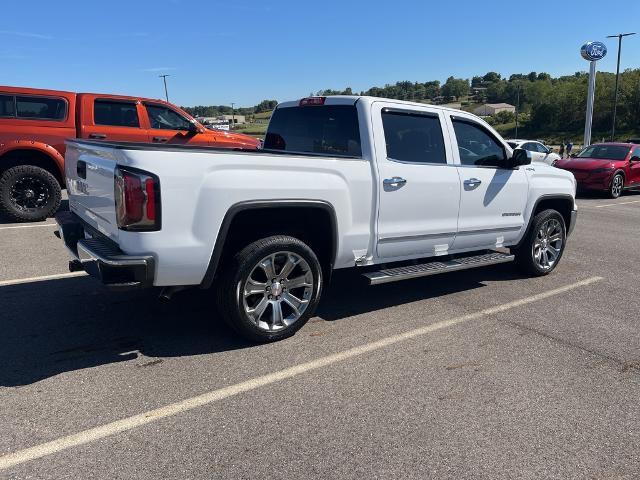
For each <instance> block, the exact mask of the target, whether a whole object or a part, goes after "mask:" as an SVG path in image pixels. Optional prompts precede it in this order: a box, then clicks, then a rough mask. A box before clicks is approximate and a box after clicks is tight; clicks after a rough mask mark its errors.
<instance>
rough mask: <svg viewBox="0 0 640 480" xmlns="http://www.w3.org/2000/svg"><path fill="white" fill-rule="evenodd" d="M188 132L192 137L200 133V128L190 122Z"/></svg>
mask: <svg viewBox="0 0 640 480" xmlns="http://www.w3.org/2000/svg"><path fill="white" fill-rule="evenodd" d="M188 132H189V133H190V134H191V135H195V134H196V133H200V127H199V126H198V124H197V123H195V122H189V130H188Z"/></svg>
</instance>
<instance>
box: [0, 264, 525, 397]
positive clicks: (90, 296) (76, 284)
mask: <svg viewBox="0 0 640 480" xmlns="http://www.w3.org/2000/svg"><path fill="white" fill-rule="evenodd" d="M514 278H518V276H517V274H516V273H515V271H514V269H513V268H512V267H511V266H509V265H499V266H495V267H489V268H485V269H479V270H475V271H473V270H471V271H467V272H458V273H451V274H446V275H440V276H435V277H428V278H422V279H415V280H409V281H404V282H398V283H391V284H386V285H379V286H375V287H370V286H368V285H366V284H365V281H364V280H363V279H362V277H361V276H360V275H359V274H357V273H355V272H340V273H338V274H336V275H335V277H334V281H333V282H332V284H331V286H330V287H329V288H328V289H327V291H325V294H324V297H323V300H322V302H321V304H320V306H319V308H318V311H317V313H316V318H319V319H321V320H324V321H338V320H342V319H347V318H349V317H351V316H353V315H358V314H363V313H368V312H371V311H374V310H379V309H384V308H388V307H392V306H397V305H402V304H405V303H410V302H415V301H419V300H425V299H429V298H432V297H437V296H442V295H447V294H452V293H456V292H460V291H468V290H472V289H477V288H481V287H483V286H484V285H483V282H485V281H487V280H504V281H508V280H512V279H514ZM157 294H158V292H157V291H151V290H148V291H138V292H126V293H113V292H110V291H108V290H106V289H104V288H103V287H102V285H100V284H98V283H97V282H96V281H95V280H93V279H91V278H87V277H75V278H68V279H59V280H52V281H43V282H35V283H27V284H20V285H11V286H4V287H0V305H1V306H2V308H1V310H0V327H1V328H2V332H3V334H2V335H1V336H0V386H6V387H16V386H23V385H29V384H32V383H35V382H38V381H40V380H43V379H47V378H50V377H53V376H55V375H58V374H61V373H64V372H70V371H75V370H81V369H85V368H90V367H96V366H100V365H106V364H112V363H118V362H126V361H131V360H134V359H136V358H138V356H139V355H140V354H143V355H144V356H146V357H153V358H156V359H161V358H163V357H176V356H190V355H200V354H208V353H216V352H224V351H230V350H236V349H241V348H249V347H252V346H254V345H253V344H251V343H249V342H246V341H244V340H243V339H241V338H239V337H238V336H237V335H235V334H234V333H233V332H231V331H230V330H229V329H228V328H227V327H226V326H225V325H224V324H223V322H222V321H220V319H216V315H217V314H216V313H215V309H214V306H213V302H212V296H213V295H212V294H211V292H209V291H202V290H191V291H185V292H182V293H180V294H177V295H176V296H174V298H173V299H172V300H171V301H170V302H168V303H163V302H160V301H159V300H158V299H157ZM399 321H400V320H399ZM303 331H304V329H303ZM301 333H302V332H301Z"/></svg>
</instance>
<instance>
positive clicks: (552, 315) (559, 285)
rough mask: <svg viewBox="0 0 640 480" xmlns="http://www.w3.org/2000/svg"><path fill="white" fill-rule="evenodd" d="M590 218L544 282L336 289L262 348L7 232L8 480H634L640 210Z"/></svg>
mask: <svg viewBox="0 0 640 480" xmlns="http://www.w3.org/2000/svg"><path fill="white" fill-rule="evenodd" d="M578 204H579V217H578V224H577V227H576V230H575V232H574V234H573V235H572V237H570V238H569V243H568V247H567V250H566V252H565V255H564V258H563V259H562V262H561V264H560V265H559V267H558V268H557V269H556V271H555V272H554V273H553V274H551V275H549V276H547V277H542V278H525V277H523V276H521V275H520V274H518V273H517V272H516V271H515V269H514V267H513V266H512V265H509V264H506V265H499V266H496V267H490V268H485V269H478V270H471V271H465V272H457V273H451V274H446V275H440V276H434V277H428V278H423V279H416V280H410V281H404V282H398V283H393V284H386V285H379V286H375V287H369V286H366V285H365V282H364V281H363V280H362V279H361V278H360V276H359V275H358V274H357V272H356V273H354V272H340V273H339V274H337V275H336V276H335V279H334V282H333V283H332V285H331V287H330V288H329V290H328V291H326V292H325V296H324V299H323V301H322V302H321V305H320V307H319V309H318V312H317V315H316V317H314V318H313V319H312V320H311V321H310V322H309V323H308V324H307V325H306V326H305V327H304V328H303V329H302V330H301V331H299V332H298V334H297V335H295V336H294V337H293V338H291V339H288V340H285V341H282V342H278V343H274V344H269V345H260V346H256V345H252V344H248V343H246V342H244V341H242V340H240V339H239V338H237V337H236V336H234V335H233V334H232V333H231V332H229V331H228V330H227V329H226V328H225V327H224V325H223V324H222V322H221V321H220V320H219V319H217V318H216V313H215V310H214V308H213V306H212V297H213V295H212V294H211V292H207V291H187V292H183V293H179V294H177V295H176V296H175V297H174V298H173V299H172V300H171V301H170V302H168V303H163V302H160V301H159V300H158V299H157V292H155V291H138V292H127V293H113V292H109V291H107V290H105V289H104V288H103V287H102V286H101V285H100V284H99V283H97V282H96V281H94V280H93V279H91V278H90V277H87V276H84V275H78V274H76V275H70V274H68V272H67V261H68V258H67V253H66V251H65V249H64V247H63V246H62V244H61V242H60V240H58V239H57V238H55V237H54V235H53V232H54V230H55V228H54V227H53V226H52V224H53V222H52V220H48V221H46V222H42V223H39V224H28V225H27V224H12V223H8V222H6V221H5V222H2V221H1V220H0V327H1V329H2V330H1V331H2V334H1V335H0V432H1V433H0V478H11V479H27V478H38V479H49V478H51V479H62V478H74V479H77V478H81V479H91V478H100V479H120V478H122V479H158V478H163V479H165V478H166V479H187V478H189V479H190V478H207V479H212V478H216V479H222V478H224V479H226V478H229V479H243V478H247V479H249V478H250V479H256V478H282V479H285V478H286V479H292V478H318V479H320V478H321V479H327V478H345V479H346V478H353V479H362V478H381V479H382V478H384V479H388V478H402V479H406V478H416V479H418V478H419V479H424V478H455V479H459V478H491V479H495V478H562V479H565V478H630V479H631V478H638V477H639V476H640V402H639V401H638V398H640V345H639V341H640V335H639V330H640V314H639V313H638V312H640V295H639V294H638V292H639V291H640V280H639V279H640V241H639V239H640V194H633V193H631V194H626V195H624V196H623V197H621V198H619V199H617V200H609V199H605V198H603V197H599V196H590V197H585V198H580V199H579V200H578Z"/></svg>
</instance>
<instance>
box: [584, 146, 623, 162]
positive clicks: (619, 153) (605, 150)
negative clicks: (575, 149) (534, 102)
mask: <svg viewBox="0 0 640 480" xmlns="http://www.w3.org/2000/svg"><path fill="white" fill-rule="evenodd" d="M628 153H629V147H622V146H620V145H591V146H590V147H587V148H585V149H584V150H582V151H581V152H580V153H579V154H578V158H601V159H603V160H624V159H625V157H626V156H627V154H628Z"/></svg>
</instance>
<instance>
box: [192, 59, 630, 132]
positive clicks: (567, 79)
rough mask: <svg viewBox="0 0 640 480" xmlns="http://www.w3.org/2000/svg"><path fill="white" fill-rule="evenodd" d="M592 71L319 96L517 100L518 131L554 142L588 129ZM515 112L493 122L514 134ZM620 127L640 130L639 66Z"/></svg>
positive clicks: (605, 103) (622, 100) (467, 104)
mask: <svg viewBox="0 0 640 480" xmlns="http://www.w3.org/2000/svg"><path fill="white" fill-rule="evenodd" d="M587 81H588V74H587V73H585V72H576V73H575V74H574V75H566V76H561V77H557V78H554V77H552V76H551V75H549V74H548V73H545V72H540V73H537V72H530V73H528V74H513V75H511V76H510V77H509V78H503V77H502V76H501V75H500V74H499V73H496V72H488V73H486V74H485V75H483V76H474V77H472V78H471V79H470V80H469V79H463V78H454V77H449V78H448V79H447V80H446V82H445V83H444V84H441V83H440V82H439V81H438V80H431V81H427V82H410V81H401V82H397V83H395V84H393V85H390V84H388V85H385V86H384V87H371V88H370V89H368V90H366V91H361V92H353V90H352V89H351V88H350V87H347V88H345V89H344V90H331V89H329V90H321V91H318V92H316V93H315V94H316V95H353V94H358V93H359V94H360V95H370V96H374V97H384V98H395V99H399V100H409V101H414V102H421V103H432V104H445V103H448V102H453V101H455V102H459V103H460V104H461V105H462V108H463V109H465V110H469V111H472V110H473V109H474V108H476V107H477V106H478V105H481V104H484V103H509V104H512V105H518V101H517V99H518V96H519V108H518V112H519V120H520V129H519V134H518V135H519V136H523V135H527V136H531V137H537V138H547V139H548V140H549V141H553V140H558V139H563V138H565V139H566V138H573V139H574V140H580V138H581V135H582V130H583V128H584V119H585V109H586V97H587ZM614 85H615V74H613V73H608V72H599V73H598V75H597V79H596V92H595V107H594V114H593V132H594V138H599V137H606V136H607V135H608V134H609V132H610V129H611V118H612V110H613V94H614ZM276 104H277V102H276V101H275V100H264V101H262V102H261V103H260V104H258V105H256V106H255V107H248V108H238V109H236V110H235V111H236V113H239V114H242V115H249V116H250V115H253V114H255V113H261V112H267V111H270V110H272V109H273V108H274V107H275V105H276ZM185 110H187V111H188V112H189V113H191V114H192V115H196V116H215V115H220V114H225V113H226V114H228V113H231V107H230V106H226V105H219V106H210V107H202V106H198V107H192V108H185ZM514 120H515V118H514V116H513V114H511V113H510V112H501V113H500V114H498V115H496V116H495V117H493V118H490V119H489V121H490V123H492V124H493V125H494V126H496V128H497V129H498V130H499V131H501V133H503V134H505V135H507V136H510V135H511V134H513V128H514V126H515V124H514ZM616 132H619V134H620V138H626V136H629V135H631V134H633V135H635V136H638V135H640V69H628V70H626V71H625V72H623V73H622V74H621V81H620V87H619V96H618V110H617V121H616Z"/></svg>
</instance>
